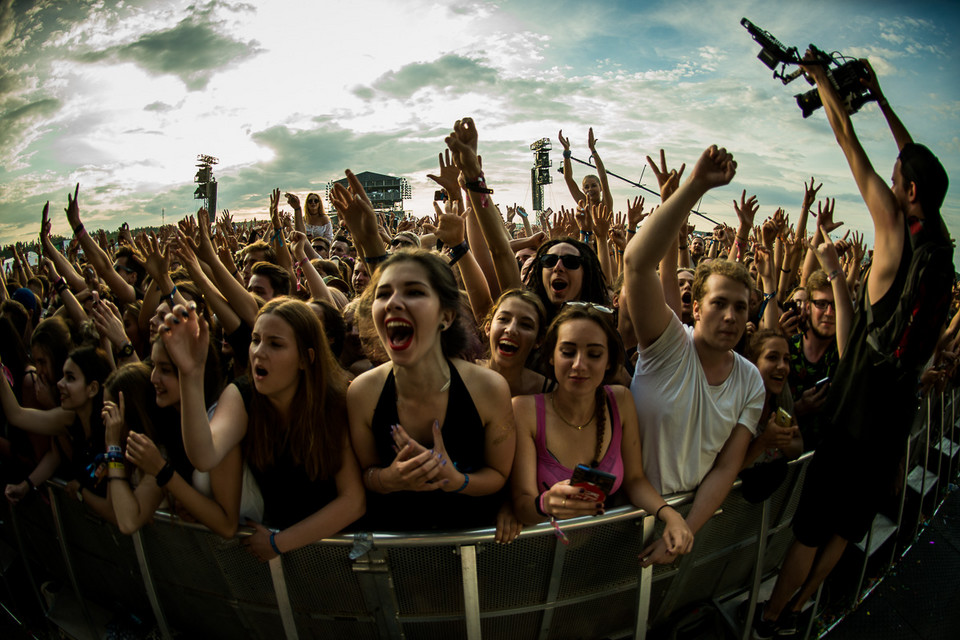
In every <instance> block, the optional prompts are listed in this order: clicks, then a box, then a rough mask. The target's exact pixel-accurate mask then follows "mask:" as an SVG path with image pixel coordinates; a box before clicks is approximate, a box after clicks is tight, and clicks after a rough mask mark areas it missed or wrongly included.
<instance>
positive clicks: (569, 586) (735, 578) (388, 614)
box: [13, 392, 958, 640]
mask: <svg viewBox="0 0 960 640" xmlns="http://www.w3.org/2000/svg"><path fill="white" fill-rule="evenodd" d="M954 404H955V403H954V395H953V392H949V393H947V394H944V395H942V396H940V397H937V398H935V399H933V400H930V399H928V400H926V401H925V404H924V409H923V411H922V419H921V420H919V421H918V423H917V424H916V425H915V426H914V429H913V431H912V432H911V435H910V441H909V446H910V451H909V455H908V460H916V461H918V468H919V469H920V471H925V473H921V472H920V471H917V470H916V469H914V468H912V467H911V473H910V474H905V475H906V476H907V477H905V479H904V492H903V496H902V498H901V500H900V503H899V513H897V514H895V517H896V520H897V522H896V523H895V528H894V530H895V531H898V530H899V531H900V532H905V531H909V532H910V535H909V536H906V538H907V544H909V541H910V540H912V539H913V537H914V533H915V530H916V526H917V522H918V520H920V519H921V518H922V516H923V515H924V514H929V513H930V509H931V508H932V507H931V506H926V507H925V504H924V499H925V498H926V497H927V496H928V495H934V494H935V492H932V490H931V485H932V484H934V483H939V482H940V480H941V479H944V480H946V479H948V478H952V477H953V476H952V474H953V473H954V472H955V470H956V466H957V465H956V464H955V458H956V452H957V447H956V445H955V444H953V442H954V441H953V427H954V423H955V421H956V419H957V417H958V416H957V415H956V413H957V411H956V410H955V409H954ZM928 439H930V440H932V444H931V445H930V446H927V444H926V443H927V441H928ZM934 450H936V451H938V452H940V453H939V455H937V456H936V459H932V458H930V457H928V454H930V453H931V452H932V451H934ZM809 459H810V454H807V455H805V456H803V457H802V458H801V459H800V460H798V461H795V462H793V463H791V465H790V467H789V474H788V477H787V479H786V480H785V481H784V482H783V484H782V485H781V486H780V487H779V489H778V490H777V491H776V492H775V493H774V494H773V495H772V496H771V497H770V498H769V499H768V500H766V501H765V502H763V503H762V504H751V503H748V502H746V501H745V500H744V499H743V497H742V496H741V494H740V491H739V489H738V488H736V487H735V488H734V490H733V491H732V492H731V494H730V495H729V497H728V498H727V500H726V501H725V502H724V504H723V505H722V507H721V508H720V509H719V510H718V512H717V514H716V515H715V516H714V517H713V518H712V519H711V520H710V521H709V522H708V523H707V524H706V525H705V526H704V527H703V529H701V531H700V532H699V533H698V534H697V537H696V544H695V546H694V550H693V552H692V553H690V554H688V555H686V556H682V557H681V558H680V559H679V560H678V561H677V562H676V563H675V564H673V565H666V566H658V567H655V568H647V569H642V570H641V569H640V567H639V564H638V561H637V557H638V555H639V553H640V551H641V550H642V549H643V547H644V542H645V541H647V540H651V539H652V536H653V535H659V534H660V532H661V530H662V526H663V525H662V524H661V523H657V522H656V521H655V519H654V518H653V517H652V516H650V515H649V514H646V513H644V512H643V511H639V510H636V509H632V508H620V509H615V510H611V511H609V512H608V513H607V514H605V515H603V516H598V517H595V518H581V519H577V520H570V521H566V522H565V523H564V524H563V528H564V531H565V532H566V534H567V536H568V538H569V545H564V544H562V543H561V542H560V541H559V540H558V539H557V537H556V536H555V535H554V531H553V528H552V527H551V526H550V525H549V524H542V525H539V526H536V527H532V528H529V529H526V530H525V531H524V532H523V533H522V535H521V536H520V537H519V538H518V539H517V540H516V541H515V542H513V543H512V544H510V545H498V544H496V543H495V542H494V541H493V538H494V531H493V530H492V529H483V530H474V531H465V532H451V533H440V534H423V535H405V536H400V535H390V534H379V533H373V534H368V533H358V534H355V535H342V536H339V537H337V538H334V539H330V540H324V541H321V542H318V543H315V544H312V545H309V546H307V547H304V548H302V549H299V550H297V551H293V552H290V553H286V554H284V555H283V556H282V558H277V559H275V560H274V561H272V562H270V563H267V564H262V563H260V562H258V561H257V560H256V559H255V558H254V557H253V556H252V555H250V554H248V553H246V552H245V551H244V550H243V549H241V548H240V545H239V539H240V538H234V539H232V540H224V539H222V538H220V537H219V536H217V535H215V534H213V533H211V532H209V531H208V530H206V529H205V528H204V527H202V526H199V525H195V524H189V523H185V522H183V521H180V520H178V519H176V518H174V517H173V516H171V515H170V514H166V513H162V512H159V513H158V514H157V515H156V518H155V522H154V523H153V524H152V525H148V526H146V527H144V528H143V529H142V530H141V531H140V532H138V533H136V534H135V535H133V536H124V535H122V534H120V533H119V532H118V531H117V529H116V528H115V527H113V526H112V525H110V524H107V523H104V522H103V521H101V520H99V519H98V518H97V517H96V516H93V515H92V514H90V513H89V511H88V510H87V509H86V508H85V507H83V505H81V504H78V503H76V502H74V501H72V500H70V499H69V498H66V496H65V494H64V492H63V491H62V490H61V488H60V487H58V486H50V487H49V489H48V494H49V497H50V501H51V506H50V507H47V506H46V505H45V504H43V503H42V502H41V501H39V500H32V501H25V502H24V503H22V504H21V505H18V507H17V508H16V509H15V510H14V511H15V516H16V517H15V518H14V522H13V524H14V525H15V526H14V529H15V532H16V534H17V540H18V544H19V546H20V549H21V553H23V554H24V556H25V557H27V558H28V564H29V565H30V566H32V567H33V569H34V570H33V571H32V574H33V575H44V576H49V577H52V578H53V579H54V580H56V581H59V582H60V583H61V584H62V585H64V587H65V588H66V587H69V588H70V589H71V590H72V591H73V595H74V596H75V598H73V605H72V606H74V607H75V608H74V615H73V620H72V621H69V624H71V625H72V627H71V629H70V635H72V636H74V637H100V636H102V633H103V631H102V626H103V618H104V616H103V614H102V612H101V613H100V614H99V615H98V613H97V612H98V611H99V609H100V608H104V609H106V610H107V611H108V612H115V611H117V610H121V611H124V612H129V613H132V614H134V615H136V616H138V617H141V618H147V619H149V618H150V617H151V614H152V617H153V618H154V619H155V620H156V622H157V625H158V628H159V630H160V632H161V634H162V635H163V636H164V637H167V638H169V637H171V635H172V633H171V630H179V631H182V632H186V634H187V635H188V636H204V637H211V638H217V637H224V638H226V637H249V638H276V637H278V636H283V635H285V636H286V637H288V638H297V637H303V638H307V637H320V638H350V639H355V638H361V639H362V638H370V639H371V640H375V639H377V638H406V639H411V640H412V639H414V638H445V639H446V638H469V639H471V640H473V639H479V638H536V639H538V640H548V639H555V638H556V639H561V638H598V637H609V638H615V637H636V638H644V637H645V635H646V632H647V629H648V628H649V627H656V626H658V625H662V624H664V623H665V622H667V621H668V620H669V619H670V616H671V614H674V613H676V612H678V611H680V610H682V609H683V608H684V607H685V606H686V605H688V604H691V603H695V602H703V601H712V602H714V603H716V604H718V606H721V607H722V605H723V603H729V602H734V601H735V600H736V598H738V597H739V600H740V601H745V603H746V604H745V605H744V606H745V607H746V610H747V612H748V614H752V612H753V610H754V607H755V604H756V600H757V597H758V596H757V594H758V592H759V590H760V585H761V583H762V581H763V580H764V578H769V577H770V576H771V575H774V574H775V571H776V568H777V566H778V565H779V563H780V561H781V560H782V558H783V555H784V553H785V551H786V549H787V547H788V545H789V543H790V541H791V539H792V538H791V533H790V531H789V523H790V520H791V518H792V516H793V513H794V511H795V509H796V507H797V502H798V498H799V490H798V489H799V487H800V486H801V485H802V482H803V476H804V473H805V471H806V467H807V463H808V462H809ZM922 460H926V464H924V465H923V466H922V467H920V466H919V462H920V461H922ZM931 468H932V470H931ZM936 471H939V472H940V473H939V474H937V473H936ZM914 480H917V481H919V486H918V489H917V491H914V490H913V489H911V487H912V484H911V483H912V482H913V481H914ZM911 492H914V493H917V494H918V499H916V500H915V499H913V498H911V497H909V496H908V493H911ZM691 498H692V494H682V495H676V496H672V497H671V498H670V500H669V502H670V503H671V504H672V505H674V506H675V507H676V508H678V510H680V512H681V513H684V514H685V513H686V511H687V510H688V509H689V506H690V505H689V503H690V500H691ZM914 514H915V515H914ZM894 538H896V537H894ZM889 539H890V536H886V538H885V539H884V540H880V536H879V535H878V533H877V527H876V526H875V527H874V531H871V533H870V534H869V535H868V536H867V538H866V540H865V541H864V543H863V544H862V545H861V548H862V549H863V550H865V551H864V552H863V556H864V557H863V566H864V570H863V572H862V573H861V580H860V582H861V583H862V582H863V577H864V573H865V572H866V567H867V563H868V562H869V561H870V559H871V557H872V556H873V555H874V554H875V552H876V551H877V550H878V549H879V548H881V547H882V546H883V543H885V542H887V541H888V540H889ZM901 547H902V544H901V545H900V546H897V545H894V547H893V551H891V553H890V554H889V557H887V558H886V560H885V562H886V563H887V564H889V563H890V562H891V561H892V559H893V558H894V557H895V553H896V551H897V550H898V549H900V548H901ZM33 582H35V583H36V582H37V579H33ZM861 586H862V585H858V587H857V594H856V595H859V594H860V590H861ZM37 587H38V585H33V586H32V588H33V589H34V590H36V589H37ZM59 608H61V607H59V603H58V604H57V605H55V606H53V607H51V608H50V609H49V610H47V611H46V613H47V614H48V616H49V617H50V618H51V619H52V620H54V621H55V622H56V623H57V624H58V625H59V626H61V627H66V626H67V624H68V621H67V620H66V614H63V615H61V613H62V612H60V611H58V609H59ZM729 609H730V607H727V610H729ZM727 610H725V613H727ZM77 612H80V613H81V614H82V615H77ZM727 617H728V620H729V621H730V624H731V625H732V626H733V627H735V628H736V629H738V630H739V631H743V632H744V637H747V636H746V633H748V632H749V629H746V630H744V629H743V626H742V622H741V621H739V620H738V619H737V617H736V616H735V615H733V614H729V613H728V614H727ZM746 619H747V620H749V619H750V616H749V615H748V616H747V617H746ZM78 623H79V624H78ZM808 633H809V627H808Z"/></svg>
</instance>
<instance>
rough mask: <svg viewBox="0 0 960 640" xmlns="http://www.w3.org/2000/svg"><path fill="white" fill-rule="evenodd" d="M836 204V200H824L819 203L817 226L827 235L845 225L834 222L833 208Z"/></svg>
mask: <svg viewBox="0 0 960 640" xmlns="http://www.w3.org/2000/svg"><path fill="white" fill-rule="evenodd" d="M836 204H837V200H836V198H824V199H823V200H822V201H820V202H818V203H817V226H818V227H820V228H821V229H823V230H825V231H826V232H827V233H830V232H831V231H833V230H834V229H837V228H839V227H841V226H842V225H843V222H834V221H833V208H834V206H835V205H836Z"/></svg>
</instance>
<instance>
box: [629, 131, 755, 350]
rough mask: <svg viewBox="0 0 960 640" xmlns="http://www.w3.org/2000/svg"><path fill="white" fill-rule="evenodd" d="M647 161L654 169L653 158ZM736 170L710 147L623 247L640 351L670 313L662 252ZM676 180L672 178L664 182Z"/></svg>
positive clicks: (728, 158)
mask: <svg viewBox="0 0 960 640" xmlns="http://www.w3.org/2000/svg"><path fill="white" fill-rule="evenodd" d="M647 161H648V162H649V163H650V164H651V166H654V167H655V166H656V165H655V164H654V162H653V160H652V159H651V158H647ZM736 168H737V163H736V162H735V161H734V160H733V156H732V155H731V154H729V153H727V151H726V149H718V148H717V147H716V146H711V147H710V148H708V149H707V150H706V151H704V152H703V154H702V155H701V156H700V159H699V160H698V161H697V164H696V166H695V167H694V169H693V173H692V174H691V176H690V178H689V179H688V180H687V181H686V182H684V183H683V184H682V185H681V186H680V187H679V188H678V189H677V191H676V192H675V193H674V194H673V195H672V196H670V198H669V199H667V200H666V201H665V202H664V203H663V204H662V205H661V206H660V208H659V209H657V211H656V212H655V213H653V214H652V215H651V216H650V219H649V220H647V222H646V223H645V224H644V225H643V227H642V228H641V229H640V231H638V232H637V236H636V238H635V239H634V240H633V241H632V242H630V243H628V244H627V249H626V251H625V253H624V282H623V288H624V291H625V292H626V297H627V304H628V305H629V310H630V316H631V318H633V322H634V328H635V330H636V332H637V342H638V343H639V344H640V346H641V348H642V347H646V346H649V345H650V344H652V343H653V342H654V341H655V340H656V339H657V338H659V337H660V335H661V334H662V333H663V331H664V329H666V327H667V324H668V323H669V322H670V319H671V315H672V314H673V312H672V311H671V310H670V308H669V307H667V305H666V303H665V302H664V297H663V289H662V288H661V286H660V282H659V280H658V279H657V273H656V268H657V264H658V263H659V262H660V259H661V258H662V256H663V253H664V251H665V250H666V248H667V247H669V246H670V245H671V244H672V243H673V242H674V239H675V238H677V237H679V235H678V234H679V233H680V227H681V226H682V225H683V224H684V221H685V220H686V218H687V212H689V211H690V209H691V208H692V207H693V205H694V204H696V202H697V200H699V199H700V197H701V196H703V194H705V193H706V192H707V191H709V190H710V189H712V188H714V187H719V186H722V185H725V184H729V182H730V181H731V180H732V179H733V176H734V174H735V173H736ZM678 175H679V174H678ZM675 179H676V178H674V177H673V176H671V177H670V178H668V182H669V180H675Z"/></svg>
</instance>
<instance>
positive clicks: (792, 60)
mask: <svg viewBox="0 0 960 640" xmlns="http://www.w3.org/2000/svg"><path fill="white" fill-rule="evenodd" d="M740 24H741V25H743V27H744V28H745V29H746V30H747V31H748V32H749V33H750V35H751V36H753V39H754V40H756V41H757V43H758V44H759V45H760V47H761V50H760V54H759V55H758V56H757V57H758V58H759V59H760V61H761V62H763V64H765V65H767V67H769V68H770V69H771V70H772V71H773V77H774V78H777V79H779V80H780V81H781V82H783V84H790V83H791V82H793V81H794V80H796V79H797V78H799V77H800V76H804V73H803V70H802V69H797V70H796V71H793V72H791V73H787V65H792V64H797V65H798V64H801V63H802V64H805V65H815V64H818V65H821V66H823V68H824V70H825V71H826V72H827V78H828V79H829V80H830V83H831V84H833V87H834V88H835V89H836V90H837V94H838V95H839V96H840V100H841V101H842V102H843V103H844V105H845V106H846V109H847V113H849V114H851V115H852V114H854V113H856V112H857V111H859V110H860V107H862V106H863V105H865V104H866V103H867V102H870V101H871V100H874V99H875V98H874V97H873V96H871V95H870V91H869V90H868V89H867V88H866V87H864V86H863V84H862V83H861V82H860V80H861V79H866V78H868V77H869V71H868V69H867V66H866V65H865V64H864V63H863V62H861V61H860V60H857V59H856V58H848V57H846V56H844V55H842V54H840V53H838V52H834V53H831V54H828V53H825V52H824V51H822V50H820V49H819V48H817V47H816V46H815V45H812V44H811V45H810V52H811V53H812V54H813V59H812V60H803V59H802V58H801V57H800V55H799V52H798V51H797V48H796V47H790V48H787V47H785V46H784V45H783V44H782V43H781V42H780V41H779V40H777V39H776V38H775V37H773V35H772V34H771V33H770V32H769V31H765V30H763V29H761V28H760V27H758V26H757V25H755V24H753V23H752V22H750V21H749V20H747V19H746V18H743V19H742V20H740ZM777 67H780V69H779V71H778V70H777ZM804 77H806V76H804ZM807 82H809V83H810V84H811V85H812V84H814V82H813V80H812V79H810V78H809V77H807ZM794 97H795V98H796V99H797V106H798V107H800V111H801V113H802V114H803V117H804V118H809V117H810V114H811V113H813V112H814V111H816V110H817V109H819V108H820V107H822V106H823V102H822V101H821V100H820V93H819V92H818V91H817V89H816V88H814V89H811V90H809V91H806V92H804V93H798V94H797V95H796V96H794Z"/></svg>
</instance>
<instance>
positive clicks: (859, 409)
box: [752, 52, 954, 640]
mask: <svg viewBox="0 0 960 640" xmlns="http://www.w3.org/2000/svg"><path fill="white" fill-rule="evenodd" d="M806 59H807V60H808V61H809V63H808V64H805V65H804V66H803V70H804V71H805V72H806V74H807V75H808V76H810V77H812V78H813V79H814V80H815V81H816V83H817V88H818V89H819V93H820V98H821V99H822V101H823V107H824V111H825V112H826V115H827V120H828V121H829V123H830V126H831V128H832V129H833V132H834V135H835V136H836V138H837V142H838V143H839V144H840V148H841V149H842V150H843V153H844V156H845V157H846V159H847V163H848V164H849V165H850V169H851V171H852V173H853V177H854V180H855V181H856V183H857V187H858V188H859V190H860V194H861V195H862V196H863V200H864V202H865V203H866V205H867V209H868V210H869V212H870V217H871V218H872V220H873V228H874V238H875V240H874V254H873V264H872V266H871V268H870V273H869V275H868V276H867V280H866V281H865V282H864V285H863V287H861V292H860V296H859V299H858V300H857V310H856V316H855V318H854V319H853V326H852V328H851V329H850V333H849V338H848V339H846V340H842V343H843V344H842V346H841V348H840V355H841V357H842V359H841V361H840V364H839V365H838V367H837V371H836V377H835V380H834V382H833V384H832V388H831V389H830V391H829V392H828V394H827V399H826V402H825V404H824V406H823V409H822V416H821V419H822V420H823V421H824V424H825V425H829V427H828V428H824V429H823V434H822V438H821V440H820V442H818V443H817V444H816V453H815V454H814V456H813V459H812V460H811V461H810V465H809V467H808V468H807V473H806V476H805V480H804V486H803V491H802V493H801V495H800V502H799V504H798V506H797V511H796V513H795V515H794V518H793V533H794V537H795V540H794V542H793V544H792V545H791V546H790V549H789V550H788V551H787V555H786V558H785V559H784V562H783V566H782V568H781V569H780V575H779V577H778V578H777V583H776V585H775V586H774V589H773V593H772V594H771V596H770V600H769V602H767V603H766V604H765V605H764V606H763V607H759V608H758V610H757V615H756V617H755V618H754V621H753V629H752V631H753V634H752V635H753V638H756V639H759V640H765V639H767V638H772V637H773V636H774V635H777V636H787V635H792V634H794V633H796V632H797V629H798V619H799V613H800V611H801V610H802V609H803V606H804V605H805V604H806V602H807V601H808V600H809V599H810V598H811V597H812V596H813V594H814V593H816V590H817V588H818V587H819V586H820V585H821V584H822V583H823V581H824V580H825V579H826V578H827V576H828V575H830V572H831V571H833V568H834V567H835V566H836V564H837V562H838V561H839V560H840V557H841V556H842V555H843V552H844V550H845V549H846V547H847V544H848V543H849V542H857V541H859V540H862V539H863V537H864V536H865V535H866V533H867V531H868V530H869V529H870V525H871V523H872V522H873V521H874V518H875V517H876V514H877V513H878V511H879V510H880V509H881V508H882V507H883V505H884V504H885V503H886V502H887V501H889V500H890V499H891V495H890V494H891V487H892V486H893V484H894V478H895V477H896V474H897V471H898V469H899V466H900V461H901V459H902V458H903V455H904V451H905V449H906V442H907V436H908V434H909V431H910V427H911V426H912V424H913V420H914V418H915V417H916V414H917V410H918V407H919V403H918V402H917V388H918V379H919V376H920V372H921V371H922V370H923V368H924V366H925V365H926V362H927V360H928V359H929V358H930V355H931V354H932V353H933V351H934V348H935V347H936V343H937V340H938V338H939V336H940V335H941V332H942V330H943V325H944V324H945V320H946V316H947V312H948V311H949V307H950V288H951V285H952V284H953V274H954V267H953V260H952V255H953V250H952V247H951V240H950V235H949V233H948V231H947V228H946V226H945V225H944V223H943V218H942V217H941V215H940V207H941V205H942V204H943V199H944V196H945V195H946V193H947V186H948V182H949V180H948V178H947V172H946V171H945V170H944V168H943V165H941V164H940V161H939V160H938V159H937V158H936V156H934V155H933V153H931V152H930V150H929V149H927V148H926V147H924V146H923V145H919V144H915V143H914V142H913V139H912V138H911V137H910V134H909V133H908V132H907V130H906V128H905V127H904V126H903V124H902V123H901V122H900V119H899V118H898V117H897V116H896V114H895V113H894V112H893V110H892V109H891V108H890V105H889V104H888V103H887V101H886V99H885V98H884V97H883V94H882V93H881V92H880V86H879V84H878V83H877V80H876V75H875V74H874V73H873V69H871V68H870V65H869V63H867V62H866V61H863V63H864V67H865V70H866V71H867V78H866V79H864V80H862V82H863V84H864V85H865V86H867V87H868V88H869V89H870V94H871V96H872V97H873V98H874V99H876V100H877V102H878V104H879V106H880V111H881V112H882V113H883V115H884V116H885V118H886V120H887V124H888V125H889V126H890V130H891V132H892V133H893V137H894V140H895V141H896V143H897V148H898V149H899V156H898V157H897V161H896V163H895V164H894V166H893V179H892V185H891V186H888V184H887V181H886V180H885V179H884V178H883V177H881V176H880V175H879V174H877V172H876V171H875V170H874V169H873V166H872V165H871V163H870V159H869V158H868V157H867V154H866V152H865V151H864V149H863V146H861V144H860V142H859V140H858V139H857V135H856V133H855V132H854V130H853V124H852V122H851V121H850V115H849V114H848V113H847V109H846V106H845V104H844V103H843V102H842V101H841V99H840V96H839V95H838V94H837V92H836V90H835V89H834V87H833V85H832V84H831V82H830V79H829V77H828V76H827V74H826V71H825V69H824V65H823V64H822V62H820V61H815V60H814V58H813V54H812V53H811V52H807V58H806ZM831 275H833V274H831ZM837 278H838V279H842V278H843V276H842V274H837ZM831 279H832V278H831ZM811 322H813V321H812V320H811Z"/></svg>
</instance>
